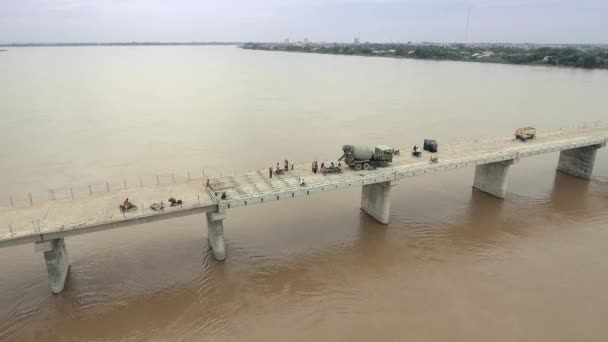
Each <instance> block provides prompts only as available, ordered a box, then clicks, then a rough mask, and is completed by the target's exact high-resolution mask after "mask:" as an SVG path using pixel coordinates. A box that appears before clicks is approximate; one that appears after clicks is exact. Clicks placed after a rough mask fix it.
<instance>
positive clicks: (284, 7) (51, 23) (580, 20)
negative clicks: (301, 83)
mask: <svg viewBox="0 0 608 342" xmlns="http://www.w3.org/2000/svg"><path fill="white" fill-rule="evenodd" d="M469 9H470V14H471V15H470V25H469V35H468V41H469V42H482V41H483V42H515V43H521V42H532V43H608V0H469V1H461V0H259V1H252V0H165V1H163V0H0V43H12V42H21V43H23V42H76V41H78V42H110V41H121V42H125V41H282V40H283V39H285V38H288V37H289V38H290V39H291V40H292V41H293V40H301V39H303V38H308V39H309V40H311V41H345V42H350V41H352V40H353V38H354V37H355V36H356V35H357V34H360V35H361V40H362V41H401V42H406V41H409V40H411V41H415V42H418V41H435V42H455V41H457V42H463V41H465V37H466V23H467V13H468V11H469Z"/></svg>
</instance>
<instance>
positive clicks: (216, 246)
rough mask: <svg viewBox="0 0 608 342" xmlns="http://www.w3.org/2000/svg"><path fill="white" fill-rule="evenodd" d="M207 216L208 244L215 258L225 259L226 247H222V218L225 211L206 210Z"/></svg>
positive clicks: (224, 217)
mask: <svg viewBox="0 0 608 342" xmlns="http://www.w3.org/2000/svg"><path fill="white" fill-rule="evenodd" d="M205 215H206V216H207V237H208V239H209V246H210V247H211V249H212V250H213V256H214V257H215V259H216V260H218V261H222V260H224V259H226V248H225V247H224V220H225V219H226V212H223V213H221V212H208V213H205Z"/></svg>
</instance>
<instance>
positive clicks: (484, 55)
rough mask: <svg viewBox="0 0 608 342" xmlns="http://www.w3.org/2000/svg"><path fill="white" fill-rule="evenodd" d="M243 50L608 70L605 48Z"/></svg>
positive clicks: (261, 46)
mask: <svg viewBox="0 0 608 342" xmlns="http://www.w3.org/2000/svg"><path fill="white" fill-rule="evenodd" d="M240 47H241V48H243V49H250V50H267V51H287V52H306V53H320V54H333V55H348V56H374V57H392V58H411V59H424V60H448V61H468V62H481V63H501V64H517V65H547V66H565V67H575V68H586V69H608V48H606V47H603V46H602V47H600V46H585V47H572V46H568V47H532V48H530V47H521V46H505V45H475V46H473V45H464V44H448V45H437V44H424V45H416V44H379V43H365V44H338V43H328V44H326V43H321V44H319V43H301V42H298V43H246V44H243V45H241V46H240Z"/></svg>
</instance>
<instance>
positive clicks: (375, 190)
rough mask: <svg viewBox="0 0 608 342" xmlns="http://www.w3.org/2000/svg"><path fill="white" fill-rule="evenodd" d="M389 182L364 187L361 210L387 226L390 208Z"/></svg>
mask: <svg viewBox="0 0 608 342" xmlns="http://www.w3.org/2000/svg"><path fill="white" fill-rule="evenodd" d="M390 195H391V182H382V183H376V184H368V185H364V186H363V187H362V190H361V210H363V212H364V213H366V214H368V215H369V216H371V217H373V218H374V219H376V221H378V222H380V223H382V224H388V219H389V211H390V206H391V196H390Z"/></svg>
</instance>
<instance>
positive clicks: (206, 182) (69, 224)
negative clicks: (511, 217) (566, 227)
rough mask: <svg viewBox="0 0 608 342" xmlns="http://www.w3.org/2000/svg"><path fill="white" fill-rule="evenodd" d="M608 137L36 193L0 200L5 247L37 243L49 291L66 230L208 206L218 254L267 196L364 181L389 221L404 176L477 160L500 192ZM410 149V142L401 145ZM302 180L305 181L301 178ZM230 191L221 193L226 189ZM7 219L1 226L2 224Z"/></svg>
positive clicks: (480, 176) (590, 150) (583, 168)
mask: <svg viewBox="0 0 608 342" xmlns="http://www.w3.org/2000/svg"><path fill="white" fill-rule="evenodd" d="M607 140H608V127H607V126H594V127H586V128H578V129H571V130H559V131H549V132H538V133H537V135H536V137H535V139H533V140H529V141H526V142H521V141H518V140H516V139H514V138H512V137H511V138H493V139H484V140H474V141H470V142H464V143H458V144H452V145H447V146H440V149H439V152H438V153H434V154H433V156H436V157H438V162H436V163H431V162H430V161H429V155H430V154H428V153H425V154H423V156H422V157H420V158H415V157H412V156H410V154H409V152H407V153H402V154H401V155H397V156H395V158H394V159H393V162H392V163H391V164H390V166H388V167H381V168H376V169H370V170H361V171H356V170H353V169H350V168H347V167H344V168H343V169H342V172H340V173H335V174H327V175H323V174H321V173H317V174H313V173H312V172H311V167H310V164H308V163H306V164H296V165H295V167H294V168H293V169H290V170H289V171H287V172H285V173H283V174H281V175H276V174H275V175H274V176H273V177H272V178H270V177H269V174H268V170H259V171H250V172H245V173H240V174H235V175H233V176H224V177H218V178H208V179H203V178H200V179H190V177H189V178H188V181H187V182H183V183H175V184H171V185H167V186H160V185H159V186H153V187H143V186H142V187H138V188H132V189H128V188H127V186H126V183H125V188H124V189H122V190H117V191H109V189H108V191H107V192H106V193H103V194H93V192H91V194H90V196H85V197H79V196H74V194H73V193H72V194H71V196H68V197H67V198H63V199H56V198H52V197H51V198H50V199H49V200H48V201H44V202H36V203H34V202H33V201H31V198H30V204H29V205H27V206H7V207H0V247H9V246H15V245H20V244H28V243H33V244H34V246H35V250H36V251H37V252H41V253H43V255H44V259H45V262H46V266H47V271H48V274H49V281H50V287H51V291H52V292H53V293H60V292H61V291H62V290H63V288H64V286H65V279H66V277H67V274H68V271H69V261H68V255H67V249H66V245H65V241H64V238H66V237H69V236H73V235H80V234H89V233H94V232H98V231H102V230H108V229H115V228H122V227H127V226H131V225H137V224H143V223H148V222H154V221H160V220H167V219H172V218H176V217H181V216H187V215H194V214H201V213H205V215H206V222H207V232H208V234H207V237H208V240H209V245H210V247H211V248H212V249H213V254H214V256H215V258H216V259H217V260H224V259H225V257H226V250H225V247H224V220H225V219H226V215H227V212H228V210H229V209H232V208H237V207H242V206H250V205H259V204H265V203H269V202H273V201H279V200H286V199H289V198H294V197H300V196H309V195H313V194H316V193H321V192H328V191H337V190H340V189H346V188H352V187H359V186H360V187H361V188H362V192H361V210H362V211H363V212H365V213H367V214H368V215H370V216H371V217H373V218H374V219H375V220H377V221H378V222H380V223H383V224H387V223H388V222H389V212H390V192H391V188H392V187H393V186H396V185H398V184H399V181H400V180H402V179H404V178H408V177H415V176H420V175H427V174H434V173H438V172H441V171H448V170H453V169H458V168H465V167H473V166H474V167H475V177H474V179H473V187H475V188H477V189H479V190H481V191H484V192H486V193H488V194H490V195H493V196H495V197H498V198H504V197H505V194H506V191H507V183H508V174H509V169H510V167H511V166H512V165H514V164H517V163H518V161H519V160H520V159H521V158H526V157H532V156H536V155H539V154H546V153H553V152H559V153H560V156H559V161H558V165H557V170H558V171H560V172H564V173H566V174H569V175H572V176H574V177H579V178H583V179H590V178H591V176H592V172H593V165H594V162H595V157H596V153H597V150H598V149H599V148H602V147H605V146H606V142H607ZM402 150H404V151H409V148H405V149H402ZM302 180H304V184H302ZM222 194H225V198H222V197H224V196H221V195H222ZM176 195H177V196H178V197H179V198H183V199H184V201H183V203H182V204H181V205H177V206H174V207H165V208H164V210H162V211H152V210H149V209H146V208H148V207H149V206H150V205H151V204H152V203H153V202H155V201H157V200H158V199H159V198H168V197H171V196H176ZM126 197H128V198H129V199H130V200H131V201H132V202H133V203H136V204H137V205H138V206H139V208H140V209H138V210H134V211H130V212H125V213H122V212H121V211H120V210H119V209H118V204H120V203H121V201H122V200H123V199H124V198H126ZM2 227H4V230H2V229H3V228H2Z"/></svg>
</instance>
